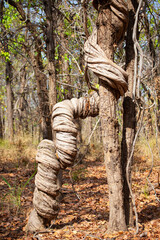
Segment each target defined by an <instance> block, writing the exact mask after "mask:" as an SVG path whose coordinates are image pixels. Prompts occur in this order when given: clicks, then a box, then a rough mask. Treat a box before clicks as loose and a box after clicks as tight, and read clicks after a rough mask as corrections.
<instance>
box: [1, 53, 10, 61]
mask: <svg viewBox="0 0 160 240" xmlns="http://www.w3.org/2000/svg"><path fill="white" fill-rule="evenodd" d="M0 56H1V57H4V58H5V61H6V62H9V61H10V53H9V52H6V51H3V50H0Z"/></svg>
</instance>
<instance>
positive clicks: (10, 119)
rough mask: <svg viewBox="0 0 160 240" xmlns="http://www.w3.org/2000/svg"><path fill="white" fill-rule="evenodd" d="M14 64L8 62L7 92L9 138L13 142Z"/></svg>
mask: <svg viewBox="0 0 160 240" xmlns="http://www.w3.org/2000/svg"><path fill="white" fill-rule="evenodd" d="M11 82H12V64H11V61H10V60H9V61H7V62H6V92H7V138H8V139H9V140H10V141H11V142H13V93H12V87H11Z"/></svg>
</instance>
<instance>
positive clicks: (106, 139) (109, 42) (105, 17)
mask: <svg viewBox="0 0 160 240" xmlns="http://www.w3.org/2000/svg"><path fill="white" fill-rule="evenodd" d="M102 3H103V4H104V5H105V1H102V2H101V6H102ZM112 17H113V15H112V13H111V10H110V7H109V6H107V7H105V8H104V9H102V7H101V10H100V11H99V13H98V21H97V26H98V44H99V46H100V47H101V48H102V50H103V51H104V52H105V53H106V55H107V57H108V58H110V59H111V60H113V52H114V49H113V45H114V43H115V39H114V38H115V36H114V33H115V30H114V29H113V21H112ZM99 94H100V119H101V128H102V139H103V148H104V158H105V166H106V172H107V179H108V187H109V211H110V212H109V225H108V231H112V232H113V231H120V230H126V229H127V228H126V223H125V214H124V205H123V185H122V170H121V161H120V146H119V140H118V128H119V127H118V121H117V117H116V105H117V99H116V91H115V90H113V89H112V88H110V87H106V85H104V82H103V80H101V79H100V88H99Z"/></svg>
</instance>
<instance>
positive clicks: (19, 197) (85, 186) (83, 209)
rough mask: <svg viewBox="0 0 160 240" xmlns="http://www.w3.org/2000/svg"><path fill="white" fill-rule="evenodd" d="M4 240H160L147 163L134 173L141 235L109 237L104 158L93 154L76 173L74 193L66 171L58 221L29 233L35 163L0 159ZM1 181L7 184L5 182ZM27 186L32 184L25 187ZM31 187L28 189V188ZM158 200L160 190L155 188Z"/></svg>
mask: <svg viewBox="0 0 160 240" xmlns="http://www.w3.org/2000/svg"><path fill="white" fill-rule="evenodd" d="M0 162H1V165H0V175H1V179H0V201H1V202H0V239H2V240H11V239H19V240H20V239H23V240H31V239H32V240H34V239H39V240H41V239H42V240H44V239H45V240H47V239H48V240H49V239H63V240H65V239H72V240H81V239H85V240H89V239H90V240H99V239H112V240H113V239H117V240H122V239H154V240H156V239H157V240H158V239H160V203H159V202H158V201H157V200H156V196H155V193H154V191H149V187H148V185H147V180H146V178H147V176H148V174H149V171H150V167H149V164H148V165H146V159H145V158H144V157H137V158H136V159H135V162H136V164H135V166H134V170H133V178H132V179H133V192H134V195H135V200H136V207H137V212H138V224H139V232H138V234H137V235H135V231H136V230H135V228H130V229H129V230H128V231H127V232H118V233H115V234H114V233H113V234H108V233H107V224H108V214H109V201H108V185H107V179H106V172H105V167H104V163H103V156H102V154H101V152H100V150H99V151H97V150H95V149H93V150H92V154H87V155H86V157H85V159H83V162H82V163H81V164H79V165H78V166H77V167H76V168H75V169H74V170H73V173H72V179H73V180H74V189H75V190H74V189H73V187H72V184H71V179H70V177H69V169H67V170H65V171H64V174H63V182H64V184H63V186H62V192H63V195H64V198H63V200H62V201H61V203H60V212H59V215H58V218H57V219H56V220H55V221H54V222H53V224H52V226H51V227H50V229H48V230H47V231H46V232H41V233H37V234H34V235H33V234H29V235H26V233H25V225H26V223H27V215H28V213H29V209H31V208H32V196H33V190H34V177H33V178H32V179H31V180H30V181H29V178H30V177H31V176H32V174H33V173H34V172H35V169H36V166H35V162H34V158H33V159H30V161H29V162H28V163H26V162H25V161H21V162H19V163H18V164H16V163H15V162H13V159H12V156H10V157H8V158H5V159H4V156H3V154H1V153H0ZM158 173H160V166H158V164H157V166H155V167H154V168H153V170H152V173H151V175H150V177H149V180H150V182H151V183H152V184H157V182H158ZM2 177H3V178H2ZM27 183H28V184H27ZM26 184H27V185H26ZM156 192H157V197H159V199H160V188H156Z"/></svg>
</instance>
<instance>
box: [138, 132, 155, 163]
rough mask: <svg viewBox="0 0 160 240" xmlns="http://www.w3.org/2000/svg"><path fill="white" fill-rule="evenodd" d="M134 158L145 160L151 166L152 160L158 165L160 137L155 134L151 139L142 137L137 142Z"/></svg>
mask: <svg viewBox="0 0 160 240" xmlns="http://www.w3.org/2000/svg"><path fill="white" fill-rule="evenodd" d="M134 158H135V161H137V160H138V159H141V161H142V160H143V161H145V164H146V165H147V166H151V165H152V162H153V165H154V166H158V165H159V163H160V138H159V139H158V140H156V138H155V136H154V137H153V136H152V137H150V138H149V139H146V138H144V137H140V139H139V140H138V142H137V143H136V147H135V152H134Z"/></svg>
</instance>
